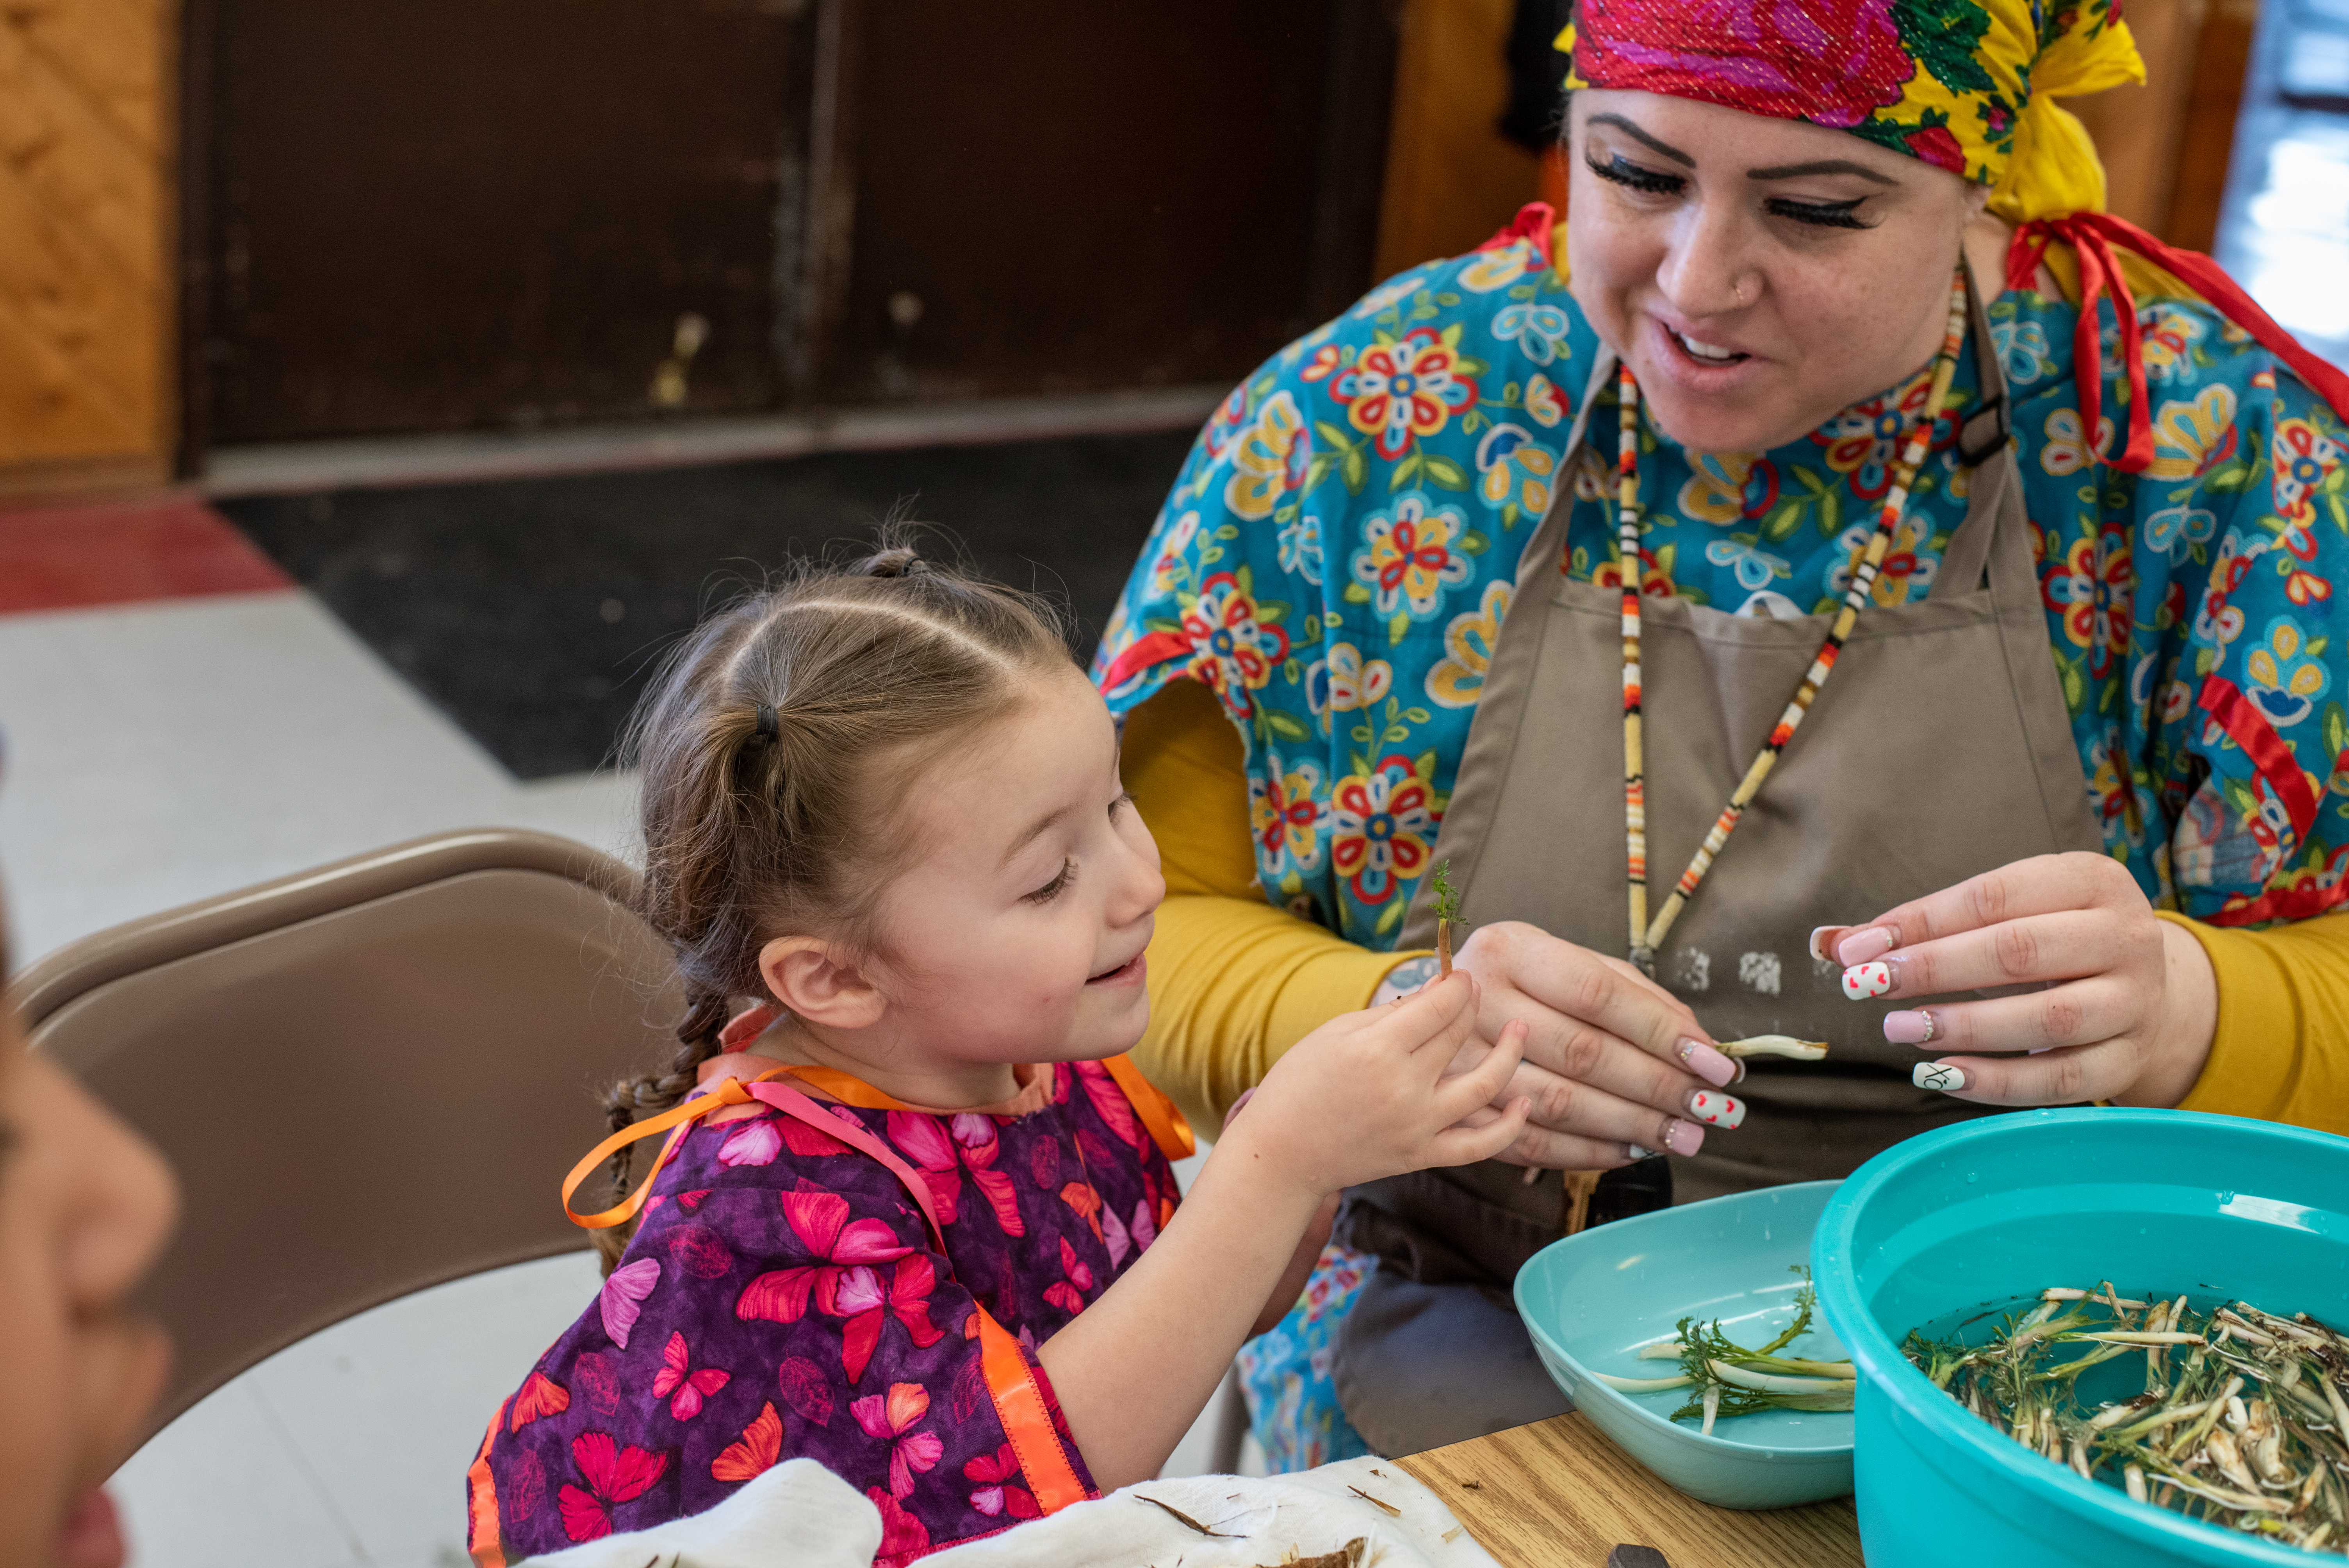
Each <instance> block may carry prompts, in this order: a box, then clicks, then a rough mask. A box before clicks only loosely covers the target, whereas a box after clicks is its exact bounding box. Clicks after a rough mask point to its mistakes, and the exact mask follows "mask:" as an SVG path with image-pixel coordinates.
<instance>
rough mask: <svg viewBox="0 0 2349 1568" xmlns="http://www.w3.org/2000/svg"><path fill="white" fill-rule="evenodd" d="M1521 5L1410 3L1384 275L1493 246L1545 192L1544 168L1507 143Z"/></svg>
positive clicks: (1390, 146) (1391, 147)
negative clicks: (1511, 53)
mask: <svg viewBox="0 0 2349 1568" xmlns="http://www.w3.org/2000/svg"><path fill="white" fill-rule="evenodd" d="M1515 10H1516V5H1515V3H1514V0H1410V3H1409V5H1406V6H1405V7H1404V9H1403V24H1402V57H1401V58H1400V59H1398V60H1397V61H1396V62H1395V88H1394V118H1393V120H1392V129H1391V130H1390V131H1389V133H1388V140H1387V177H1386V195H1385V200H1384V202H1383V204H1382V205H1381V208H1380V211H1379V243H1378V267H1377V271H1378V275H1379V276H1381V277H1382V278H1383V277H1388V276H1391V275H1392V274H1393V273H1399V272H1401V271H1402V270H1403V269H1404V268H1405V267H1413V266H1417V265H1418V264H1419V263H1422V262H1424V261H1428V260H1431V259H1433V257H1436V256H1452V255H1457V254H1459V253H1461V252H1463V251H1466V250H1470V249H1473V248H1474V247H1475V246H1477V245H1480V244H1482V243H1484V242H1485V240H1486V239H1488V238H1489V237H1490V236H1491V235H1492V233H1493V232H1494V231H1495V229H1498V228H1499V227H1501V225H1502V224H1504V223H1506V222H1508V221H1509V220H1510V219H1511V218H1514V217H1516V212H1517V209H1518V208H1519V207H1521V206H1523V205H1524V204H1525V203H1526V202H1528V201H1533V200H1534V199H1535V197H1536V196H1537V194H1538V193H1539V190H1540V161H1539V160H1538V159H1537V158H1536V157H1535V156H1534V154H1532V153H1531V152H1528V151H1526V150H1525V149H1524V148H1522V147H1519V146H1518V145H1517V144H1516V142H1514V141H1511V140H1510V139H1508V138H1507V137H1506V136H1503V135H1502V134H1501V129H1500V120H1501V111H1502V110H1503V109H1505V108H1507V107H1508V103H1509V70H1508V57H1507V55H1506V47H1507V44H1508V37H1509V21H1510V18H1511V16H1512V15H1513V14H1514V12H1515Z"/></svg>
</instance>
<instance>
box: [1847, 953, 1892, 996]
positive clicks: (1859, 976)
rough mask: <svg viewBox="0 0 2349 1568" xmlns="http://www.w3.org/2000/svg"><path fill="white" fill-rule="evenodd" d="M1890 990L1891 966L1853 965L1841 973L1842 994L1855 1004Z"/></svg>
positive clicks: (1879, 964)
mask: <svg viewBox="0 0 2349 1568" xmlns="http://www.w3.org/2000/svg"><path fill="white" fill-rule="evenodd" d="M1891 989H1892V965H1889V964H1885V963H1881V962H1878V963H1874V964H1855V965H1852V966H1851V967H1850V968H1848V969H1847V970H1845V971H1844V972H1843V994H1844V995H1847V996H1848V997H1850V998H1851V999H1852V1000H1853V1001H1855V1002H1865V1001H1867V1000H1868V998H1869V997H1870V996H1881V995H1884V994H1885V993H1886V992H1887V991H1889V990H1891Z"/></svg>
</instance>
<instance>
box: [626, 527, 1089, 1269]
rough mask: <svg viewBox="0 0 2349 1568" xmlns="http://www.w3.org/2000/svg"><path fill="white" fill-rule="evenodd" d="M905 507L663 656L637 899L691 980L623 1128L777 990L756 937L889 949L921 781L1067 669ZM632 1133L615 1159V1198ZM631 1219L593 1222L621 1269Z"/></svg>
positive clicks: (649, 731)
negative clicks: (941, 552) (889, 919)
mask: <svg viewBox="0 0 2349 1568" xmlns="http://www.w3.org/2000/svg"><path fill="white" fill-rule="evenodd" d="M906 537H907V535H906V531H905V529H904V527H903V526H902V525H892V526H891V527H889V528H887V529H885V531H883V534H882V538H881V540H880V544H881V546H882V548H881V549H880V550H879V552H877V553H875V554H872V555H868V556H866V557H864V559H863V560H860V561H857V562H854V563H852V564H850V565H847V566H845V567H840V566H825V565H819V564H813V563H802V564H801V565H799V566H798V567H796V568H795V569H794V570H792V572H791V573H788V574H787V575H786V576H784V577H783V578H782V579H781V581H780V582H778V583H771V584H770V585H769V586H768V587H767V588H765V589H764V590H763V591H761V592H759V593H753V594H750V595H749V596H747V597H745V598H744V599H742V600H741V601H740V603H736V604H735V605H733V606H732V607H731V608H730V609H728V610H725V611H723V612H721V613H719V614H717V615H715V616H712V617H711V618H710V619H709V620H708V621H706V622H704V623H703V624H701V625H700V626H699V627H698V628H697V629H696V630H695V631H694V633H693V634H692V635H691V636H689V637H688V638H687V639H686V640H685V641H684V643H682V644H681V645H679V646H678V648H677V649H676V650H675V651H674V652H673V653H671V654H670V655H669V656H668V658H667V660H666V661H665V663H664V664H663V665H662V667H661V669H660V671H659V672H658V674H657V675H656V676H655V677H654V680H653V683H652V686H651V687H650V689H649V690H648V691H647V695H646V697H645V700H644V701H643V702H642V703H641V704H640V705H639V706H638V707H637V709H636V716H635V717H634V718H633V719H632V720H631V722H630V725H629V729H628V735H627V738H626V743H625V746H624V748H623V755H624V757H625V758H626V759H627V761H628V762H629V763H631V764H632V765H633V766H635V767H636V769H639V770H640V773H641V777H642V784H641V786H640V788H641V806H640V812H641V818H642V824H643V830H644V846H645V877H644V891H643V893H642V896H641V903H640V906H639V913H641V914H642V915H643V917H644V918H645V920H646V921H647V923H649V924H650V925H651V926H652V928H653V929H654V930H655V931H657V932H658V933H659V934H661V935H662V936H663V937H665V938H667V941H668V944H669V945H670V947H671V948H672V949H673V950H674V952H675V953H676V954H677V966H678V974H679V975H680V977H681V978H682V979H683V981H684V983H685V995H686V1002H687V1008H686V1014H685V1017H684V1019H683V1021H681V1022H680V1023H679V1024H678V1026H677V1037H678V1050H677V1054H676V1055H675V1057H672V1058H671V1060H670V1062H669V1064H668V1069H667V1071H666V1072H663V1073H657V1074H648V1075H646V1076H644V1077H641V1078H628V1079H624V1080H623V1081H621V1082H619V1083H617V1084H615V1085H614V1086H613V1087H612V1088H611V1090H610V1092H609V1093H607V1094H606V1095H605V1100H604V1103H605V1108H606V1109H607V1110H608V1111H609V1113H610V1119H611V1124H612V1130H614V1131H619V1130H621V1129H623V1128H625V1127H626V1126H628V1125H629V1124H630V1123H631V1122H633V1121H635V1120H636V1119H637V1118H638V1117H639V1116H654V1115H657V1114H659V1113H660V1112H661V1111H664V1110H666V1109H668V1108H670V1107H671V1106H674V1105H676V1104H677V1103H678V1101H679V1100H681V1099H684V1098H685V1097H686V1095H687V1094H688V1093H689V1092H690V1091H691V1090H692V1088H693V1087H694V1084H695V1081H696V1078H697V1076H698V1069H699V1068H700V1066H701V1064H702V1063H703V1062H704V1061H707V1060H708V1059H709V1057H713V1056H716V1055H717V1054H718V1051H719V1031H720V1030H721V1029H723V1028H724V1027H725V1025H726V1021H727V1018H728V1017H729V1016H730V1014H731V1012H732V1010H733V1002H734V999H735V998H737V997H742V996H762V997H763V996H765V995H766V994H767V992H766V983H765V981H764V980H762V979H761V977H760V974H759V953H760V950H761V948H762V947H763V946H764V945H765V944H767V943H768V942H769V941H771V940H772V939H773V938H774V937H776V936H780V935H787V934H794V933H799V932H815V931H821V932H822V933H823V934H825V935H827V936H828V937H831V938H833V939H834V940H838V941H841V942H843V943H846V944H849V945H850V946H851V947H852V948H859V947H862V948H868V949H869V947H870V946H871V945H872V938H873V932H872V920H873V915H874V905H875V904H876V903H877V902H878V898H879V894H880V891H881V889H882V887H883V886H884V885H885V882H887V880H888V877H889V874H890V873H891V872H893V871H895V869H896V868H897V866H898V865H899V864H900V863H901V862H902V861H903V860H904V859H905V857H906V856H907V855H908V854H909V853H910V852H911V851H913V850H915V849H916V848H917V846H916V845H914V844H912V843H909V842H908V841H907V836H906V835H905V834H903V833H898V832H895V831H893V830H892V825H893V823H894V822H895V820H896V818H897V816H898V812H899V810H900V808H901V807H902V806H903V804H904V797H905V792H906V790H907V789H909V788H910V787H911V786H912V785H913V784H914V783H915V782H916V781H917V780H918V779H920V778H921V777H922V776H923V775H924V773H925V772H926V770H927V769H929V768H930V767H931V766H932V765H933V764H935V763H936V762H937V761H939V760H940V759H941V758H944V756H945V755H946V754H947V752H948V751H949V750H950V749H952V748H953V747H954V746H955V745H956V743H957V741H960V740H962V739H964V738H967V737H968V735H969V734H970V732H971V731H972V730H974V729H976V728H978V727H980V726H983V725H985V724H988V723H989V722H991V721H992V720H994V719H997V718H999V717H1002V716H1003V715H1004V714H1006V713H1007V712H1009V711H1010V710H1011V709H1012V708H1013V707H1016V706H1017V705H1018V704H1019V701H1020V698H1021V696H1022V694H1023V693H1024V692H1025V691H1026V690H1027V689H1028V688H1029V684H1030V680H1031V679H1032V678H1033V677H1034V676H1038V675H1040V674H1042V673H1046V672H1049V671H1050V670H1053V669H1056V668H1060V669H1065V668H1069V667H1071V665H1072V660H1071V655H1070V651H1069V647H1068V644H1067V643H1066V641H1065V640H1064V638H1063V635H1062V630H1061V618H1060V616H1059V615H1058V614H1056V613H1055V611H1054V610H1053V609H1052V607H1051V606H1050V604H1048V603H1045V602H1043V601H1042V600H1040V599H1038V598H1036V597H1034V596H1032V595H1030V594H1026V593H1019V592H1017V591H1015V590H1012V589H1009V588H1006V587H1003V586H1001V585H1000V584H998V583H988V582H984V581H982V580H980V579H978V577H975V576H972V575H970V574H968V573H963V572H960V571H957V570H955V569H952V568H949V567H943V566H938V565H935V564H933V563H932V562H927V561H925V560H923V559H922V558H921V556H920V555H918V554H917V553H916V552H915V550H914V549H913V548H912V546H911V545H910V544H909V543H908V542H906ZM635 1148H636V1145H634V1144H631V1145H629V1146H628V1147H627V1148H626V1149H623V1150H620V1152H619V1153H617V1154H616V1155H615V1156H613V1159H612V1192H613V1201H614V1202H618V1201H619V1200H620V1199H621V1198H622V1197H624V1196H625V1195H626V1192H627V1191H628V1185H629V1173H630V1168H631V1164H632V1161H631V1159H630V1156H631V1154H632V1153H633V1151H634V1150H635ZM635 1229H636V1227H635V1225H634V1223H633V1222H632V1223H630V1224H627V1225H625V1226H617V1227H615V1228H613V1229H610V1230H603V1231H598V1232H596V1233H595V1243H596V1247H597V1249H598V1250H599V1251H600V1252H601V1253H603V1254H604V1267H605V1272H606V1273H608V1272H610V1270H611V1269H612V1267H613V1266H614V1265H615V1264H616V1263H617V1262H618V1261H619V1258H620V1255H621V1253H622V1252H623V1251H624V1250H625V1249H626V1245H627V1242H628V1238H629V1236H630V1235H631V1234H632V1233H634V1231H635Z"/></svg>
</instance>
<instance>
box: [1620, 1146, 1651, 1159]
mask: <svg viewBox="0 0 2349 1568" xmlns="http://www.w3.org/2000/svg"><path fill="white" fill-rule="evenodd" d="M1623 1152H1624V1153H1626V1154H1628V1155H1630V1157H1631V1158H1632V1159H1634V1160H1652V1159H1654V1158H1655V1157H1656V1151H1655V1150H1652V1149H1642V1148H1640V1146H1639V1145H1638V1144H1636V1143H1627V1144H1625V1145H1623Z"/></svg>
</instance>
